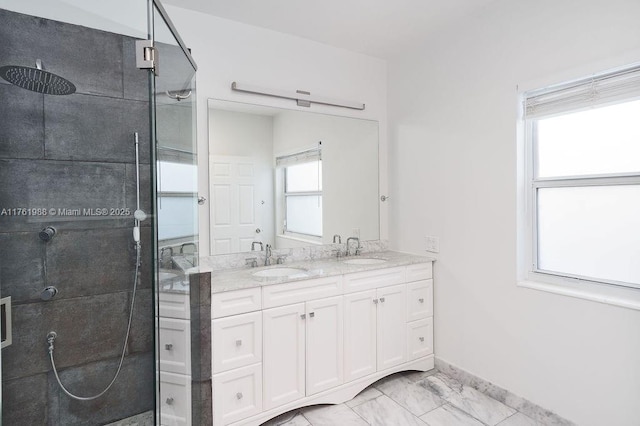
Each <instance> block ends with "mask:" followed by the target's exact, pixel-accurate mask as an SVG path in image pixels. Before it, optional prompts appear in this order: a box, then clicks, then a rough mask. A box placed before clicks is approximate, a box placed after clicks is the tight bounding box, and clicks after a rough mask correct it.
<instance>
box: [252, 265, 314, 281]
mask: <svg viewBox="0 0 640 426" xmlns="http://www.w3.org/2000/svg"><path fill="white" fill-rule="evenodd" d="M253 276H254V277H260V278H281V277H294V276H307V271H305V270H304V269H300V268H286V267H283V268H271V269H263V270H262V271H258V272H254V273H253Z"/></svg>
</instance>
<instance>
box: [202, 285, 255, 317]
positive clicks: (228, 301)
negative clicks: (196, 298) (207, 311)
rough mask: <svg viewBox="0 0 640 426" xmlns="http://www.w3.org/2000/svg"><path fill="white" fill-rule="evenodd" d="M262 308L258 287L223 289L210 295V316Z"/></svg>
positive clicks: (234, 313)
mask: <svg viewBox="0 0 640 426" xmlns="http://www.w3.org/2000/svg"><path fill="white" fill-rule="evenodd" d="M261 308H262V292H261V290H260V287H255V288H246V289H243V290H234V291H224V292H222V293H214V294H212V295H211V318H222V317H226V316H229V315H237V314H244V313H246V312H253V311H259V310H260V309H261Z"/></svg>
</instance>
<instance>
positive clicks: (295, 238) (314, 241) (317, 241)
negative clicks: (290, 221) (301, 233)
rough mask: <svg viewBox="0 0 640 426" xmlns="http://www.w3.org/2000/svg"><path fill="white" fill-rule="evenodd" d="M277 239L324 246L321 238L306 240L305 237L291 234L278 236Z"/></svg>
mask: <svg viewBox="0 0 640 426" xmlns="http://www.w3.org/2000/svg"><path fill="white" fill-rule="evenodd" d="M277 238H282V239H285V240H291V241H298V242H302V243H307V244H314V245H322V240H321V239H320V238H313V237H309V238H304V237H298V236H293V235H290V234H284V235H277Z"/></svg>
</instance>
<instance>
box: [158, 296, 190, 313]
mask: <svg viewBox="0 0 640 426" xmlns="http://www.w3.org/2000/svg"><path fill="white" fill-rule="evenodd" d="M190 311H191V309H190V308H189V295H188V294H180V293H165V292H162V291H161V292H159V293H158V312H159V316H160V317H164V318H181V319H189V317H190V316H191V315H190Z"/></svg>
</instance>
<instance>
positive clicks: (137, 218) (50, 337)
mask: <svg viewBox="0 0 640 426" xmlns="http://www.w3.org/2000/svg"><path fill="white" fill-rule="evenodd" d="M134 136H135V137H134V140H135V146H136V211H135V212H134V213H133V218H134V226H133V240H134V241H135V247H136V264H135V267H136V268H135V274H134V276H133V292H132V295H131V306H130V308H129V321H128V322H127V333H126V334H125V337H124V342H123V344H122V352H121V353H120V362H119V363H118V368H117V369H116V373H115V374H114V376H113V378H112V379H111V382H110V383H109V384H108V385H107V386H106V387H105V388H104V389H103V390H102V391H101V392H100V393H97V394H95V395H91V396H78V395H75V394H73V393H72V392H71V391H69V390H68V389H67V388H66V387H65V386H64V384H63V383H62V380H61V379H60V376H59V375H58V369H57V367H56V362H55V359H54V355H53V353H54V342H55V340H56V338H57V337H58V334H57V333H56V332H55V331H50V332H49V334H47V348H48V352H49V360H50V361H51V366H52V368H53V373H54V375H55V378H56V381H57V382H58V385H59V386H60V388H61V389H62V391H63V392H64V393H65V394H66V395H68V396H69V397H70V398H73V399H75V400H78V401H92V400H94V399H97V398H100V397H101V396H102V395H104V394H105V393H107V391H108V390H109V389H111V387H112V386H113V384H114V383H115V382H116V379H117V378H118V375H119V374H120V371H121V370H122V364H123V363H124V356H125V354H126V351H127V343H128V342H129V335H130V334H131V323H132V322H133V308H134V307H135V303H136V290H137V288H138V279H139V276H138V275H139V273H140V266H141V263H142V259H141V251H142V245H141V244H140V222H141V221H143V220H145V219H146V218H147V214H146V213H145V212H144V211H142V210H141V209H140V153H139V140H138V139H139V138H138V133H137V132H136V133H135V134H134ZM52 229H53V228H52Z"/></svg>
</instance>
